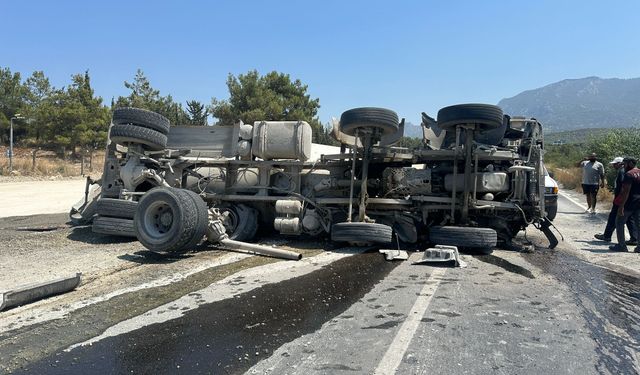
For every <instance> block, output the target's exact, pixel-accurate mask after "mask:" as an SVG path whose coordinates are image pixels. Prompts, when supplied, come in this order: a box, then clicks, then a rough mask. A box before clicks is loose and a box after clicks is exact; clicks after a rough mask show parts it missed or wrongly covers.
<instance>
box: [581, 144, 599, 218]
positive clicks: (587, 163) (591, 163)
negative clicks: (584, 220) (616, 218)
mask: <svg viewBox="0 0 640 375" xmlns="http://www.w3.org/2000/svg"><path fill="white" fill-rule="evenodd" d="M578 167H581V168H582V191H583V192H584V195H586V196H587V205H588V208H587V210H586V211H585V213H591V214H595V213H596V197H597V196H598V189H599V188H601V187H604V165H602V163H600V162H599V161H598V160H597V158H596V154H595V153H592V154H591V155H590V156H589V157H588V158H584V160H582V161H581V162H579V163H578Z"/></svg>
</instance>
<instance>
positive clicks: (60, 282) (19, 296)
mask: <svg viewBox="0 0 640 375" xmlns="http://www.w3.org/2000/svg"><path fill="white" fill-rule="evenodd" d="M81 275H82V273H76V275H75V276H72V277H64V278H60V279H55V280H52V281H46V282H43V283H36V284H28V285H24V286H21V287H19V288H17V289H14V290H10V291H8V292H4V293H2V294H1V295H0V297H2V298H0V311H2V310H4V309H8V308H11V307H16V306H21V305H26V304H28V303H31V302H35V301H37V300H40V299H43V298H45V297H49V296H53V295H56V294H61V293H65V292H69V291H71V290H74V289H75V288H77V287H78V285H80V276H81Z"/></svg>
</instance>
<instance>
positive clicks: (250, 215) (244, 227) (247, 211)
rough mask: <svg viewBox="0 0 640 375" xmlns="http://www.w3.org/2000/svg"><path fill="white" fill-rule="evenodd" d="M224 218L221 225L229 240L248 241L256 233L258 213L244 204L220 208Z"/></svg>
mask: <svg viewBox="0 0 640 375" xmlns="http://www.w3.org/2000/svg"><path fill="white" fill-rule="evenodd" d="M220 213H221V214H222V216H223V217H224V220H223V222H222V224H223V225H224V227H225V229H226V230H227V235H228V236H229V239H232V240H236V241H248V240H250V239H252V238H253V237H254V236H255V235H256V232H257V231H258V212H257V211H256V210H255V209H254V208H251V207H249V206H247V205H244V204H232V205H228V206H223V207H221V208H220Z"/></svg>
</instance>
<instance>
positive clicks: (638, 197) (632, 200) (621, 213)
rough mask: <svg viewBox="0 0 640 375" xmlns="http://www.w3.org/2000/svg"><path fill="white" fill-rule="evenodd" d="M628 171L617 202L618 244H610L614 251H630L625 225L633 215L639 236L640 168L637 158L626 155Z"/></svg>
mask: <svg viewBox="0 0 640 375" xmlns="http://www.w3.org/2000/svg"><path fill="white" fill-rule="evenodd" d="M623 163H624V169H625V171H626V173H625V174H624V178H623V180H622V190H621V191H620V195H619V197H618V198H617V199H616V200H617V202H615V203H616V204H617V205H618V216H617V217H616V236H617V237H618V244H617V245H614V246H610V247H609V248H610V249H611V250H613V251H624V252H626V251H628V250H627V245H626V244H625V241H624V225H625V223H626V222H627V221H628V220H629V218H631V217H633V220H634V221H635V222H634V225H633V229H634V234H635V236H634V237H635V238H638V225H639V224H640V169H638V168H636V159H635V158H632V157H626V158H624V160H623ZM634 251H635V252H636V253H640V246H636V248H635V250H634Z"/></svg>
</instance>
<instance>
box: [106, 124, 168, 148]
mask: <svg viewBox="0 0 640 375" xmlns="http://www.w3.org/2000/svg"><path fill="white" fill-rule="evenodd" d="M110 138H111V141H112V142H114V143H116V144H120V145H126V144H128V143H139V144H142V145H145V146H146V147H145V148H147V149H149V150H151V151H160V150H164V149H165V147H166V146H167V136H166V135H164V134H162V133H160V132H157V131H155V130H151V129H148V128H143V127H140V126H136V125H113V126H112V127H111V133H110Z"/></svg>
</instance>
